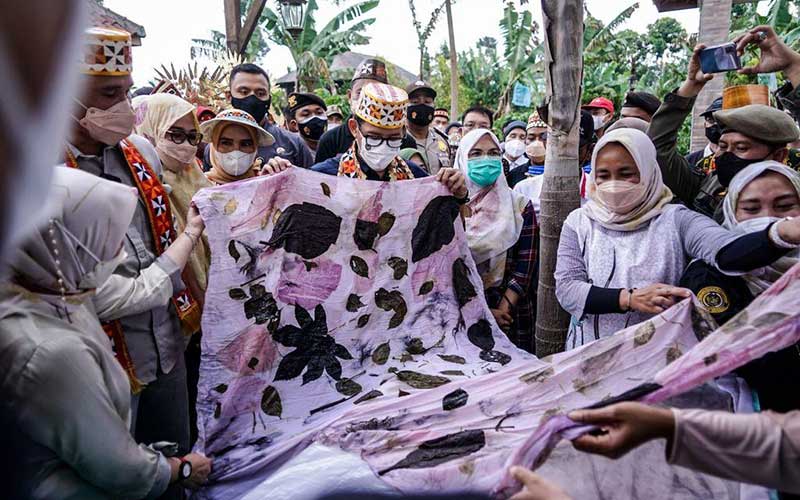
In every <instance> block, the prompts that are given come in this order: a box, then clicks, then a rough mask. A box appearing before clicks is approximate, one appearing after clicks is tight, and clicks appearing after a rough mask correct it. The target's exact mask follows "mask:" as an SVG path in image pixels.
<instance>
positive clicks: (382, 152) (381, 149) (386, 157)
mask: <svg viewBox="0 0 800 500" xmlns="http://www.w3.org/2000/svg"><path fill="white" fill-rule="evenodd" d="M358 152H359V154H360V155H361V158H362V159H363V160H364V161H365V162H367V165H368V166H369V168H371V169H372V170H374V171H376V172H383V171H384V170H386V167H388V166H389V164H390V163H392V160H394V159H395V158H396V157H397V155H399V154H400V148H393V147H391V146H389V145H388V144H387V143H386V142H384V143H383V144H381V145H380V146H378V147H376V148H369V149H367V148H366V147H365V144H364V137H363V136H362V137H361V138H360V140H359V142H358Z"/></svg>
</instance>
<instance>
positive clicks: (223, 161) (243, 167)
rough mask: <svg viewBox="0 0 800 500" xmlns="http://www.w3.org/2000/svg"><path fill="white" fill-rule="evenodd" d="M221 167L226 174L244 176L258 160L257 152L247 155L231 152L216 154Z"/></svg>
mask: <svg viewBox="0 0 800 500" xmlns="http://www.w3.org/2000/svg"><path fill="white" fill-rule="evenodd" d="M214 154H215V156H216V161H217V164H218V165H219V167H220V168H221V169H222V170H224V171H225V173H226V174H228V175H232V176H234V177H239V176H240V175H244V174H245V173H247V171H248V170H250V167H252V166H253V161H255V159H256V152H255V151H253V152H252V153H245V152H244V151H231V152H230V153H220V152H218V151H216V152H214Z"/></svg>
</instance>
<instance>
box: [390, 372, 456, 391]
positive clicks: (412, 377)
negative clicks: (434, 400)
mask: <svg viewBox="0 0 800 500" xmlns="http://www.w3.org/2000/svg"><path fill="white" fill-rule="evenodd" d="M395 375H397V378H398V379H399V380H400V381H401V382H405V383H406V384H408V385H410V386H411V387H413V388H414V389H433V388H434V387H439V386H440V385H444V384H447V383H449V382H450V379H449V378H447V377H440V376H438V375H426V374H424V373H418V372H414V371H411V370H400V371H397V372H396V373H395Z"/></svg>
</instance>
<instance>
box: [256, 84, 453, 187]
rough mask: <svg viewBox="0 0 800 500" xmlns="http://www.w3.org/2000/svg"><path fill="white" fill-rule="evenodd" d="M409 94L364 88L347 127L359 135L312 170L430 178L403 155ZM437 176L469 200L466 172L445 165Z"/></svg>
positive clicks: (268, 170)
mask: <svg viewBox="0 0 800 500" xmlns="http://www.w3.org/2000/svg"><path fill="white" fill-rule="evenodd" d="M407 108H408V94H406V93H405V91H403V90H402V89H399V88H397V87H393V86H391V85H386V84H383V83H370V84H368V85H367V86H365V87H364V88H363V89H362V90H361V95H360V97H359V99H358V102H357V103H356V105H355V107H354V108H353V116H352V117H351V118H350V119H349V120H348V121H347V125H346V126H347V128H348V129H349V130H350V133H351V134H352V135H353V137H355V139H354V141H353V143H352V144H351V145H350V149H348V150H347V151H346V152H345V153H344V154H343V155H341V157H339V158H329V159H327V160H325V161H324V162H321V163H318V164H316V165H314V166H313V167H312V168H311V169H312V170H314V171H316V172H322V173H325V174H329V175H338V176H342V177H351V178H354V179H368V180H373V181H403V180H410V179H415V178H419V177H427V175H428V174H427V172H425V171H424V170H423V169H421V168H420V167H418V166H417V165H415V164H413V163H410V162H406V161H405V160H403V159H402V158H401V157H400V150H401V149H402V142H403V136H404V135H405V124H406V111H407ZM290 166H291V165H290V164H289V163H288V162H286V161H285V160H281V159H278V158H274V159H272V160H270V162H269V164H268V165H267V166H266V167H265V169H264V172H263V173H264V174H273V173H277V172H280V171H282V170H285V169H286V168H288V167H290ZM436 178H437V179H438V180H439V181H440V182H441V183H442V184H444V185H445V186H447V187H448V189H450V192H452V193H453V196H455V197H456V198H458V199H460V200H463V201H466V199H467V194H468V192H467V186H466V182H465V179H464V175H463V174H462V173H461V172H460V171H458V170H456V169H453V168H443V169H441V170H439V172H438V173H437V174H436Z"/></svg>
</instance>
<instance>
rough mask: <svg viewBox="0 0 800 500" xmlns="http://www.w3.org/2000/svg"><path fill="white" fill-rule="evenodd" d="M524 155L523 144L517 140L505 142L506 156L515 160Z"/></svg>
mask: <svg viewBox="0 0 800 500" xmlns="http://www.w3.org/2000/svg"><path fill="white" fill-rule="evenodd" d="M524 153H525V143H524V142H522V141H521V140H519V139H511V140H510V141H507V142H506V156H508V157H509V158H511V159H512V160H516V159H517V158H519V157H520V156H522V155H523V154H524Z"/></svg>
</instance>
